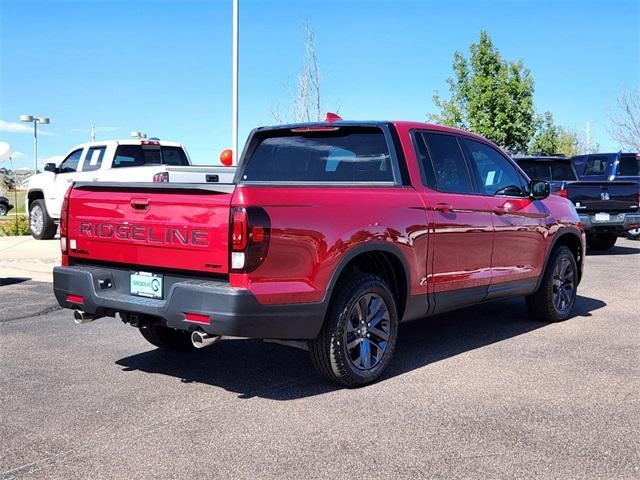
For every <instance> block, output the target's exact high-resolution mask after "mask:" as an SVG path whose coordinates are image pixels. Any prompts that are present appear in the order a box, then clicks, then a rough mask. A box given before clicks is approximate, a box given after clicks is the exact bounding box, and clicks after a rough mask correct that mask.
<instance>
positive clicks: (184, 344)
mask: <svg viewBox="0 0 640 480" xmlns="http://www.w3.org/2000/svg"><path fill="white" fill-rule="evenodd" d="M140 333H141V334H142V336H143V337H144V338H145V339H146V340H147V341H148V342H149V343H150V344H152V345H155V346H156V347H158V348H161V349H163V350H178V351H188V350H194V349H195V347H194V346H193V344H192V343H191V334H190V333H189V332H185V331H182V330H175V329H173V328H168V327H163V326H161V325H145V326H144V327H140Z"/></svg>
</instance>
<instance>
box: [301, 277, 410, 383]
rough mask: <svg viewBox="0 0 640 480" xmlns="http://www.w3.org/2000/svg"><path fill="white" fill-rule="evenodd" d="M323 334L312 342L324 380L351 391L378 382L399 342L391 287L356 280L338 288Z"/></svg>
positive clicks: (315, 361)
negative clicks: (338, 384) (351, 388)
mask: <svg viewBox="0 0 640 480" xmlns="http://www.w3.org/2000/svg"><path fill="white" fill-rule="evenodd" d="M336 292H337V294H336V296H335V297H334V298H333V300H332V302H331V305H330V306H329V311H328V312H327V317H326V318H325V321H324V324H323V326H322V329H321V330H320V334H319V335H318V337H317V338H316V339H314V340H311V341H310V342H309V353H310V355H311V361H312V363H313V366H314V367H315V369H316V370H317V371H318V373H319V374H320V375H322V376H323V377H325V378H327V379H329V380H331V381H332V382H336V383H340V384H342V385H346V386H348V387H357V386H361V385H365V384H367V383H371V382H373V381H375V380H377V379H378V378H379V377H380V375H382V373H383V372H384V370H385V369H386V368H387V366H388V365H389V363H390V361H391V358H392V357H393V353H394V351H395V348H396V340H397V337H398V314H397V309H396V303H395V301H394V298H393V295H392V293H391V291H390V290H389V287H387V285H386V284H385V283H384V282H383V281H382V280H381V279H380V278H379V277H376V276H373V275H366V274H356V275H354V276H351V277H349V278H348V280H346V281H344V282H341V283H340V284H338V286H336Z"/></svg>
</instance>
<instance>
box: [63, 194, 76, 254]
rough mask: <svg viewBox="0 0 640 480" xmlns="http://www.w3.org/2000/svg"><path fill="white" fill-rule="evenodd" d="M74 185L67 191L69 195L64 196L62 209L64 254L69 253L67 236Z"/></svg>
mask: <svg viewBox="0 0 640 480" xmlns="http://www.w3.org/2000/svg"><path fill="white" fill-rule="evenodd" d="M72 189H73V185H71V186H70V187H69V188H68V189H67V193H65V194H64V200H62V208H61V209H60V250H61V251H62V253H63V254H66V253H67V235H68V230H69V228H68V225H69V197H70V196H71V190H72Z"/></svg>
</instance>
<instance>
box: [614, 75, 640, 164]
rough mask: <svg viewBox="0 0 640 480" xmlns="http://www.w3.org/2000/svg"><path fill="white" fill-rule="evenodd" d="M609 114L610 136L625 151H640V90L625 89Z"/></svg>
mask: <svg viewBox="0 0 640 480" xmlns="http://www.w3.org/2000/svg"><path fill="white" fill-rule="evenodd" d="M616 100H617V105H616V109H615V111H614V112H611V113H610V114H609V120H610V121H611V126H610V127H609V129H608V131H609V135H611V138H613V139H614V140H615V141H616V142H618V143H619V144H620V146H621V147H622V148H624V149H630V150H633V151H636V152H639V151H640V90H637V89H635V90H629V89H626V88H625V89H624V90H622V91H621V92H620V94H619V95H618V97H617V99H616Z"/></svg>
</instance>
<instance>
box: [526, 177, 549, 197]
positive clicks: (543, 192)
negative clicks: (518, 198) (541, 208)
mask: <svg viewBox="0 0 640 480" xmlns="http://www.w3.org/2000/svg"><path fill="white" fill-rule="evenodd" d="M550 193H551V185H550V184H549V182H547V181H545V180H531V182H530V183H529V197H530V198H532V199H533V200H544V199H545V198H547V197H548V196H549V194H550Z"/></svg>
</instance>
